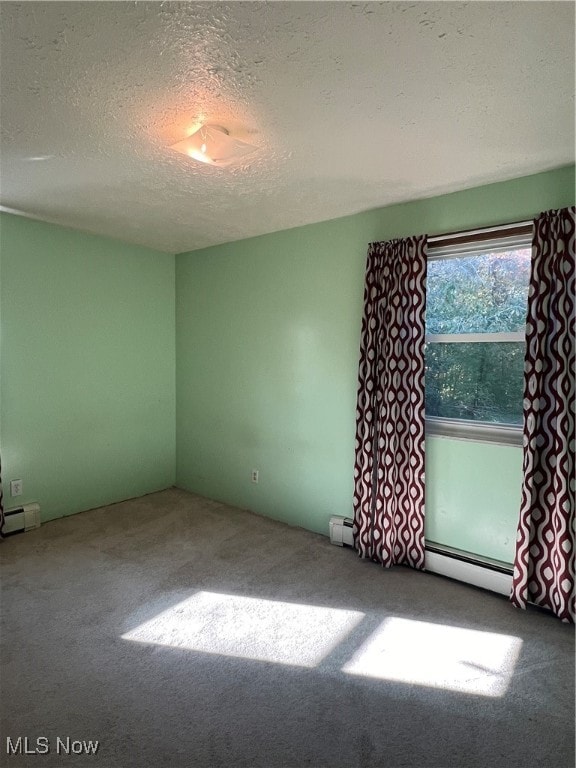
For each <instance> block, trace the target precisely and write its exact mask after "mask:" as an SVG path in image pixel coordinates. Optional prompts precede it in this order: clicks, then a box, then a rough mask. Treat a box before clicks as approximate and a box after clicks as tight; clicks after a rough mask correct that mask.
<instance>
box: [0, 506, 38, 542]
mask: <svg viewBox="0 0 576 768" xmlns="http://www.w3.org/2000/svg"><path fill="white" fill-rule="evenodd" d="M39 527H40V504H35V503H34V504H24V506H23V507H16V508H15V509H8V510H5V512H4V528H3V529H2V533H3V535H4V536H12V535H13V534H15V533H24V531H30V530H32V528H39Z"/></svg>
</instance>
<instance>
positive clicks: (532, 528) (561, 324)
mask: <svg viewBox="0 0 576 768" xmlns="http://www.w3.org/2000/svg"><path fill="white" fill-rule="evenodd" d="M575 214H576V208H574V207H572V208H565V209H562V210H558V211H548V212H546V213H543V214H541V215H540V216H539V217H538V218H536V219H535V221H534V236H533V243H532V267H531V277H530V287H529V294H528V316H527V323H526V357H525V366H524V439H523V445H524V461H523V487H522V502H521V509H520V520H519V524H518V533H517V538H516V556H515V562H514V576H513V586H512V595H511V600H512V602H513V603H514V604H515V605H516V606H518V607H520V608H525V607H526V603H527V602H532V603H535V604H536V605H540V606H544V607H546V608H549V609H550V610H552V611H553V612H554V613H555V614H556V615H557V616H559V617H560V618H561V619H562V620H563V621H569V622H574V586H575V580H574V557H575V551H574V550H575V545H574V537H575V534H576V530H575V516H574V483H575V478H574V450H575V439H576V438H575V430H574V422H575V419H574V415H575V414H574V406H575V385H574V379H575V374H574V368H575V363H576V361H575V351H574V350H575V333H574V331H575V279H576V278H575V275H576V258H575V243H574V240H575V237H574V233H575Z"/></svg>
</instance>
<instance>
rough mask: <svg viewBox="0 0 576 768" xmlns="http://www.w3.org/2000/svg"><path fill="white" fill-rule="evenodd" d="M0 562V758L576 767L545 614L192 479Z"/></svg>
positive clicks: (559, 642)
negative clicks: (204, 494)
mask: <svg viewBox="0 0 576 768" xmlns="http://www.w3.org/2000/svg"><path fill="white" fill-rule="evenodd" d="M0 558H1V560H2V571H1V575H2V591H1V597H2V602H1V612H2V635H1V641H2V648H1V663H2V678H1V684H2V705H1V706H2V712H1V715H2V728H1V734H2V736H1V741H0V765H3V766H4V765H6V766H47V767H48V766H58V768H61V766H99V767H100V768H116V767H117V768H132V767H134V768H147V767H148V766H150V768H152V767H153V768H160V767H162V766H167V767H168V766H170V767H173V768H179V767H180V766H182V767H184V766H186V767H192V768H220V766H232V767H233V768H240V767H242V766H245V767H246V768H301V767H303V766H310V767H311V768H323V767H325V768H356V767H357V768H401V767H402V768H404V767H408V766H410V767H412V766H413V767H414V768H448V767H450V766H454V767H457V768H491V767H492V766H493V767H494V768H502V767H504V766H505V767H506V768H513V767H514V766H518V768H532V767H533V768H573V766H574V634H573V628H571V627H568V626H566V625H563V624H562V623H561V622H559V621H558V620H557V619H555V618H553V617H551V616H549V615H547V614H545V613H543V612H540V611H536V610H532V611H528V612H521V611H518V610H516V609H514V608H513V607H512V606H511V605H510V604H509V603H508V601H507V600H505V599H504V598H501V597H498V596H496V595H493V594H490V593H487V592H483V591H481V590H477V589H474V588H472V587H468V586H466V585H462V584H459V583H456V582H451V581H449V580H446V579H442V578H440V577H437V576H432V575H429V574H423V573H417V572H415V571H411V570H409V569H406V568H394V569H392V570H388V571H385V570H383V569H381V568H380V567H378V566H377V565H374V564H372V563H369V562H365V561H361V560H360V559H359V558H358V557H357V556H356V554H355V553H354V552H353V551H352V550H350V549H346V550H344V549H340V548H337V547H334V546H332V545H330V543H329V541H328V540H327V539H326V538H324V537H322V536H318V535H316V534H312V533H309V532H306V531H303V530H300V529H295V528H289V527H288V526H285V525H283V524H281V523H277V522H274V521H272V520H269V519H266V518H262V517H258V516H256V515H253V514H251V513H249V512H244V511H240V510H237V509H233V508H230V507H227V506H225V505H223V504H218V503H216V502H211V501H207V500H205V499H201V498H198V497H196V496H193V495H191V494H189V493H186V492H184V491H179V490H175V489H173V490H168V491H164V492H162V493H157V494H153V495H150V496H146V497H144V498H141V499H135V500H132V501H127V502H124V503H121V504H116V505H113V506H110V507H106V508H102V509H98V510H93V511H91V512H84V513H82V514H80V515H76V516H74V517H69V518H65V519H61V520H57V521H54V522H51V523H48V524H46V525H44V526H43V527H42V528H40V529H39V530H37V531H32V532H29V533H26V534H22V535H19V536H14V537H11V538H9V539H7V540H6V541H5V542H3V543H1V544H0ZM18 737H22V739H21V740H20V741H18ZM25 737H27V738H28V741H27V742H26V741H25ZM7 738H9V739H10V741H9V742H8V741H7ZM68 739H69V741H68ZM90 741H92V742H93V744H92V748H94V747H95V742H96V741H98V742H99V744H98V751H97V752H96V754H95V755H94V754H83V752H84V750H87V749H88V750H90V749H91V747H90V745H89V743H88V742H90ZM84 742H86V743H84ZM25 747H27V748H28V750H33V749H38V750H39V753H38V754H29V755H27V756H26V755H23V754H7V749H8V751H15V752H22V751H24V748H25ZM46 750H49V751H47V752H46V754H41V753H42V752H44V751H46ZM67 751H68V752H69V754H68V753H67ZM74 752H77V754H74Z"/></svg>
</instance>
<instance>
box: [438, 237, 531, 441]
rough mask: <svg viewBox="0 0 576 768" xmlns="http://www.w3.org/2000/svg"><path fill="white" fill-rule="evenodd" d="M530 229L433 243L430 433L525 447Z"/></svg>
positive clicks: (444, 238)
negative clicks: (522, 442) (525, 368)
mask: <svg viewBox="0 0 576 768" xmlns="http://www.w3.org/2000/svg"><path fill="white" fill-rule="evenodd" d="M531 233H532V226H531V225H526V226H513V227H508V228H498V229H493V230H484V231H482V232H476V233H469V234H466V235H455V236H448V237H443V238H441V239H440V238H431V240H430V246H429V249H428V276H427V299H426V420H427V432H428V434H439V435H447V436H452V437H463V438H469V439H476V440H489V441H491V442H500V443H510V444H520V443H521V427H522V387H523V369H524V345H525V323H526V306H527V299H528V282H529V277H530V254H531V237H532V234H531Z"/></svg>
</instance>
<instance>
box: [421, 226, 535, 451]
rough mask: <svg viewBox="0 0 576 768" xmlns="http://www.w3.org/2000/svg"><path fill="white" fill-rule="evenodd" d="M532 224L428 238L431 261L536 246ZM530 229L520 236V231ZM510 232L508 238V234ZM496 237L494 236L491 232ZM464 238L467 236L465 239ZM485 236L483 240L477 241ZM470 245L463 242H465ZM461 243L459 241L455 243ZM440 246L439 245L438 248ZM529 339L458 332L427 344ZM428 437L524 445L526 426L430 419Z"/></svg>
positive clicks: (429, 338) (432, 337) (518, 335)
mask: <svg viewBox="0 0 576 768" xmlns="http://www.w3.org/2000/svg"><path fill="white" fill-rule="evenodd" d="M531 227H532V222H530V221H523V222H519V223H516V224H509V225H504V226H499V227H489V228H486V229H478V230H474V231H470V232H466V233H462V232H457V233H454V234H453V235H439V236H438V237H430V238H428V254H427V258H428V261H439V260H445V259H454V258H457V257H462V256H472V255H474V254H482V253H488V252H489V253H495V252H498V251H510V250H514V249H519V248H531V247H532V234H531ZM519 228H520V229H529V228H530V231H529V232H526V233H522V234H519V233H518V229H519ZM507 230H510V234H509V235H507V234H506V231H507ZM492 232H493V233H494V237H490V233H492ZM463 235H464V237H463ZM477 236H481V238H482V239H477V240H476V239H475V238H476V237H477ZM463 239H464V240H467V241H468V242H462V240H463ZM451 241H457V242H451ZM435 243H438V245H435ZM524 340H525V333H524V332H523V331H518V332H514V333H458V334H450V333H447V334H426V338H425V341H426V343H435V342H436V343H438V342H440V343H445V344H450V343H462V342H466V343H476V342H518V341H522V342H523V341H524ZM426 435H427V436H431V437H448V438H451V439H456V440H473V441H477V442H487V443H495V444H497V445H514V446H521V445H522V427H521V426H518V425H516V424H502V423H496V422H482V421H468V420H465V419H447V418H443V417H439V416H426Z"/></svg>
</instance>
